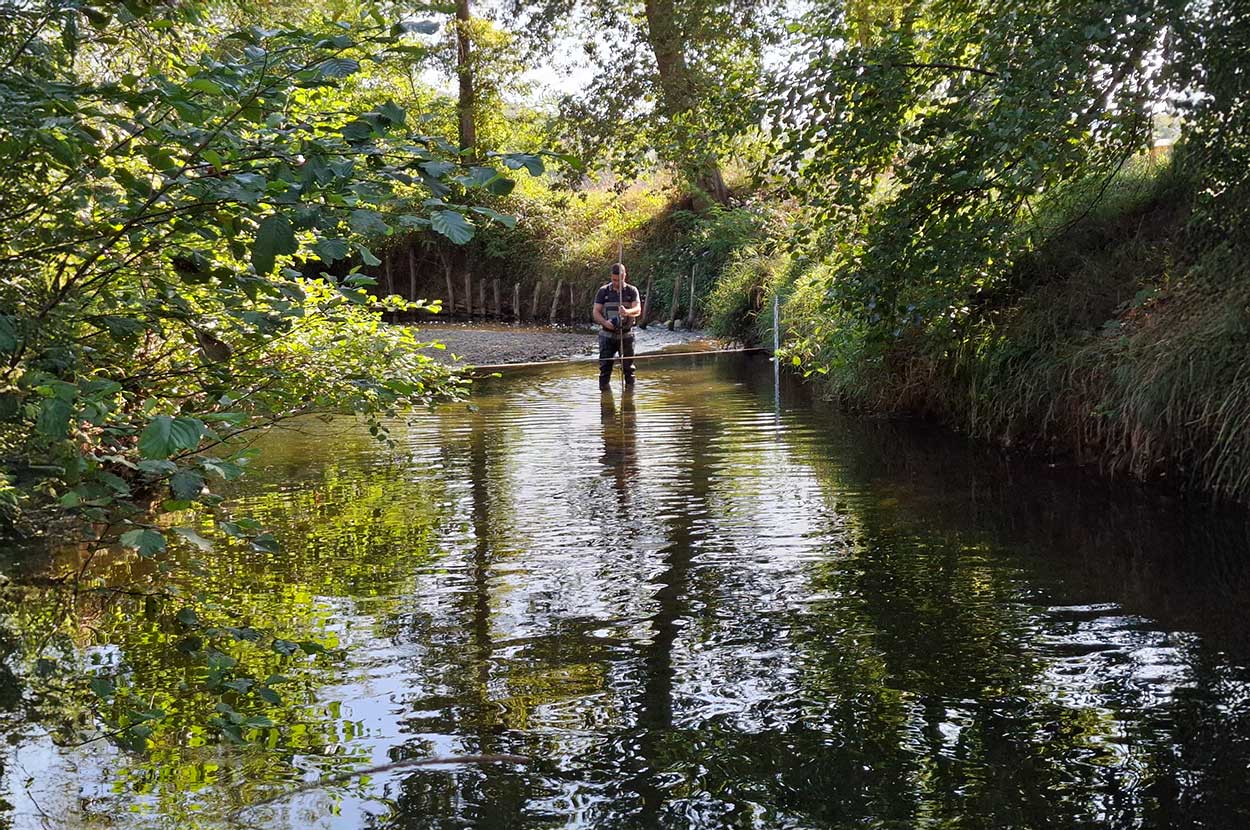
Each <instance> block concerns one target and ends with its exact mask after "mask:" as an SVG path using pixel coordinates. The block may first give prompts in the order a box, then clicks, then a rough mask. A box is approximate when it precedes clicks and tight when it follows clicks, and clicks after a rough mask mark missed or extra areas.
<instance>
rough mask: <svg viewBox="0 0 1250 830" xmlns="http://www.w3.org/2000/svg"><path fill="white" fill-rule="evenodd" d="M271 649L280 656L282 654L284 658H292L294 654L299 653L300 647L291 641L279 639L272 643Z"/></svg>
mask: <svg viewBox="0 0 1250 830" xmlns="http://www.w3.org/2000/svg"><path fill="white" fill-rule="evenodd" d="M269 647H270V648H271V649H273V650H274V651H276V652H277V653H278V654H281V655H282V656H283V657H290V656H291V655H292V654H294V653H295V652H297V651H299V645H298V644H296V643H293V642H291V641H290V640H282V639H277V640H274V641H273V642H272V643H270V644H269Z"/></svg>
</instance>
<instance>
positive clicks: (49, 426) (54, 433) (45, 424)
mask: <svg viewBox="0 0 1250 830" xmlns="http://www.w3.org/2000/svg"><path fill="white" fill-rule="evenodd" d="M72 414H73V409H72V408H71V407H70V405H69V404H68V403H66V402H65V401H63V400H61V399H60V398H48V399H46V400H45V401H44V402H43V404H42V405H41V406H40V407H39V417H38V419H37V420H36V421H35V429H37V430H38V431H39V433H40V434H41V435H46V436H47V437H49V438H53V439H60V438H64V437H65V436H66V435H67V434H68V433H69V420H70V416H71V415H72Z"/></svg>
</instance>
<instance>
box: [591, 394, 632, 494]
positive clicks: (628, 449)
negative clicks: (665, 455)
mask: <svg viewBox="0 0 1250 830" xmlns="http://www.w3.org/2000/svg"><path fill="white" fill-rule="evenodd" d="M599 414H600V420H601V422H602V424H603V455H602V456H601V457H600V461H602V462H603V465H604V466H605V467H610V468H612V476H613V480H614V484H615V487H616V491H617V492H618V493H620V494H621V495H622V496H624V495H625V493H626V490H627V485H628V484H629V481H630V479H632V478H633V477H634V475H635V474H636V473H637V471H638V445H637V439H636V436H635V432H634V419H635V417H636V416H635V413H634V393H633V391H632V390H628V389H627V390H626V391H625V395H624V397H623V398H622V399H621V408H620V410H619V412H618V410H617V408H616V400H615V398H613V396H612V390H611V389H609V390H607V394H606V395H603V396H601V397H600V399H599Z"/></svg>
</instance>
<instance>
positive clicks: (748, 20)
mask: <svg viewBox="0 0 1250 830" xmlns="http://www.w3.org/2000/svg"><path fill="white" fill-rule="evenodd" d="M779 5H780V4H779V3H778V2H776V0H640V1H639V0H608V2H593V3H592V2H578V0H544V2H540V3H537V4H517V5H516V7H515V10H516V12H517V13H518V15H519V17H520V19H521V21H522V25H521V26H520V29H521V30H522V31H524V32H526V33H528V36H529V37H530V38H531V39H532V41H533V42H534V43H535V44H536V45H537V46H538V47H539V48H548V49H550V48H551V47H552V44H555V43H559V42H561V40H560V38H559V37H557V36H555V35H556V33H561V34H563V36H564V37H565V38H570V37H580V38H582V39H583V43H584V48H585V51H586V53H587V55H588V56H589V57H590V58H591V59H592V60H593V61H595V62H596V63H597V67H596V73H595V76H594V78H593V80H592V81H591V83H590V85H589V87H588V89H587V90H586V91H585V92H584V93H581V94H578V95H573V96H569V97H567V98H566V99H565V100H564V102H563V106H562V110H563V114H564V116H565V117H566V119H567V123H568V124H569V125H570V127H571V135H570V136H569V140H570V142H571V143H572V144H573V145H574V148H575V150H576V152H577V153H578V154H580V155H581V156H582V157H583V158H585V159H586V160H588V161H600V162H602V163H605V164H607V165H608V166H610V167H611V169H613V170H614V171H615V172H617V173H618V174H620V175H622V176H623V177H630V176H632V175H635V174H637V173H638V172H639V171H640V170H641V169H643V168H644V167H645V166H646V165H647V164H648V163H650V160H652V159H654V158H656V157H658V158H659V159H660V160H661V161H662V162H665V163H667V164H669V165H671V166H673V167H674V168H675V169H676V170H677V171H679V173H680V174H681V175H682V177H683V179H684V180H685V182H686V184H687V185H688V186H689V187H690V188H691V190H692V191H693V193H694V196H695V200H696V203H699V204H702V205H705V206H706V205H711V204H714V203H718V202H719V203H724V202H726V201H727V200H728V198H729V190H728V188H727V187H726V185H725V180H724V175H723V173H722V158H723V157H724V155H725V154H726V153H727V152H729V151H730V150H729V148H731V147H732V146H733V143H734V141H736V140H737V139H738V138H740V137H741V136H742V135H744V134H747V133H749V132H750V131H752V130H754V129H756V128H757V126H758V123H759V118H758V116H759V113H760V111H759V109H758V107H757V106H756V103H757V102H758V100H759V96H758V90H759V89H760V87H761V81H762V78H763V76H764V73H763V70H762V66H763V54H764V51H765V49H766V48H767V46H768V44H769V43H771V42H773V41H774V40H775V38H776V36H777V32H778V30H779V28H780V22H781V21H780V16H779V15H777V14H775V13H774V12H775V7H778V6H779Z"/></svg>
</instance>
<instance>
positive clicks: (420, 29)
mask: <svg viewBox="0 0 1250 830" xmlns="http://www.w3.org/2000/svg"><path fill="white" fill-rule="evenodd" d="M453 11H454V10H453ZM440 28H441V27H440V26H439V25H438V22H437V21H434V20H401V21H400V22H399V23H396V24H395V25H394V26H392V27H391V34H393V35H402V34H418V35H432V34H434V33H435V32H437V31H438V30H439V29H440Z"/></svg>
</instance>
